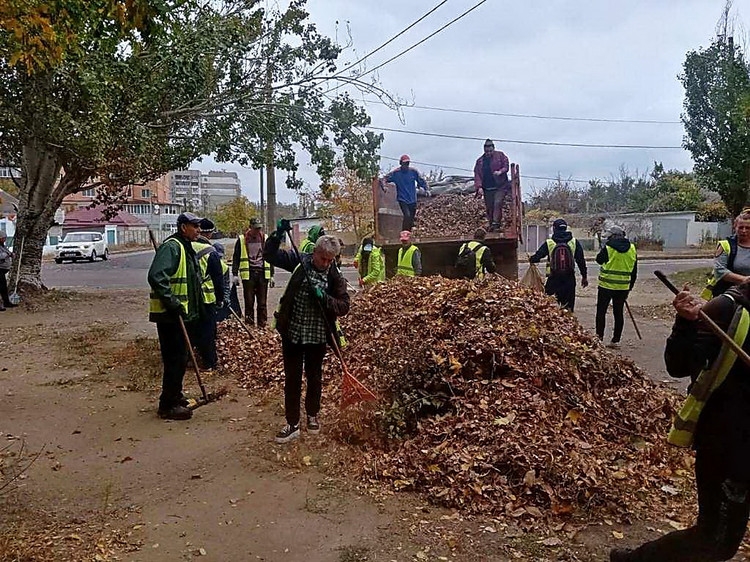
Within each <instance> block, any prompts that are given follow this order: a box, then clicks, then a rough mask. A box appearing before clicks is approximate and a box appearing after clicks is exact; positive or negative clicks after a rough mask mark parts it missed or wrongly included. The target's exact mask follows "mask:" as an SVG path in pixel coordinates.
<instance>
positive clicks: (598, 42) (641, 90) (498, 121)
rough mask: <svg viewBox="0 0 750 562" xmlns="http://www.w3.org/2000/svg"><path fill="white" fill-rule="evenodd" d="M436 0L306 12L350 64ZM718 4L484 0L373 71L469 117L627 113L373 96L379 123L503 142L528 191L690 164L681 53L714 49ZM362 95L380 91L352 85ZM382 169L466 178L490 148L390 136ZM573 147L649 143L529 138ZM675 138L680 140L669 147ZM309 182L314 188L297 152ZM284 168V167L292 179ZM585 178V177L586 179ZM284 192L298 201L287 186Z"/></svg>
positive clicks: (397, 45) (253, 177)
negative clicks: (407, 160) (557, 181)
mask: <svg viewBox="0 0 750 562" xmlns="http://www.w3.org/2000/svg"><path fill="white" fill-rule="evenodd" d="M479 1H480V0H447V1H446V2H445V3H444V4H443V5H442V6H440V7H439V8H438V9H437V10H436V11H435V12H434V13H433V14H432V15H430V16H429V17H428V18H426V19H425V20H423V21H422V22H420V23H419V24H418V25H415V26H413V27H412V28H410V29H409V31H408V32H407V33H405V34H404V35H402V36H401V37H399V38H398V39H397V40H396V41H394V42H393V43H391V44H390V45H388V46H387V47H386V48H385V49H383V50H381V51H379V52H378V53H376V54H375V55H373V56H372V57H371V58H369V59H367V61H366V62H365V63H364V64H365V65H366V68H368V69H369V68H373V67H375V66H377V65H378V64H380V63H382V62H384V61H386V60H388V59H389V58H391V57H392V56H394V55H396V54H398V53H400V52H401V51H403V50H404V49H406V48H408V47H410V46H411V45H413V44H414V43H417V42H418V41H420V40H422V39H423V38H425V37H426V36H428V35H430V34H431V33H433V32H434V31H436V30H437V29H439V28H440V27H441V26H443V25H445V24H446V23H448V22H449V21H451V20H452V19H454V18H456V17H457V16H459V15H460V14H462V13H463V12H465V11H466V10H468V9H469V8H471V7H472V6H474V5H475V4H477V3H478V2H479ZM440 2H441V0H408V1H407V0H377V1H375V0H309V1H308V10H309V12H310V14H311V19H312V20H313V21H314V22H315V23H316V24H317V25H318V28H319V30H320V31H321V32H323V33H325V34H327V35H329V36H331V37H338V38H339V39H340V41H341V42H344V41H345V39H346V27H347V26H348V28H349V29H350V30H351V37H352V40H353V47H352V49H350V50H349V51H347V52H345V54H344V56H343V58H342V60H343V61H354V60H356V59H358V58H359V57H361V56H363V55H364V54H366V53H368V52H370V51H372V50H373V49H375V48H376V47H378V46H379V45H381V44H382V43H384V42H385V41H387V40H388V39H390V38H391V37H393V36H394V35H395V34H397V33H398V32H400V31H401V30H403V29H404V28H406V27H407V26H408V25H409V24H410V23H412V22H414V21H415V20H417V19H419V18H420V17H421V16H423V15H424V14H425V13H426V12H428V11H429V10H430V9H432V8H433V7H435V6H436V5H438V4H440ZM723 6H724V1H723V0H629V1H624V0H612V1H610V2H603V1H601V0H585V1H584V0H576V1H571V0H567V1H565V0H526V1H525V2H518V1H512V0H486V1H485V2H484V3H483V4H482V5H481V6H479V7H478V8H476V9H475V10H474V11H472V12H471V13H469V14H468V15H466V16H465V17H463V18H462V19H460V20H459V21H457V22H456V23H454V24H452V25H450V26H449V27H448V28H446V29H445V30H444V31H442V32H440V33H439V34H437V35H436V36H435V37H433V38H432V39H429V40H428V41H426V42H425V43H423V44H422V45H420V46H418V47H416V48H415V49H414V50H412V51H410V52H409V53H407V54H405V55H403V56H401V57H399V58H398V59H396V60H394V61H393V62H391V63H390V64H387V65H385V66H384V67H383V68H381V69H380V70H378V71H377V73H376V74H375V75H376V76H377V77H378V79H379V81H380V83H381V85H382V86H383V88H385V89H386V90H388V91H389V92H391V93H393V94H395V95H397V96H399V97H400V98H402V99H404V100H406V101H408V102H409V103H410V104H413V105H416V106H426V107H434V108H442V109H448V110H463V111H474V112H490V113H505V114H516V115H521V116H522V115H526V116H528V115H534V116H543V117H565V118H571V117H572V118H584V119H604V120H625V121H660V122H661V123H634V122H625V123H622V122H612V121H604V122H601V121H599V122H597V121H590V120H589V121H587V120H561V119H549V118H544V119H542V118H530V117H520V116H519V117H511V116H497V115H481V114H480V115H473V114H466V113H458V112H455V111H435V110H428V109H419V108H416V107H415V108H409V107H407V108H404V110H403V122H402V121H401V120H400V119H399V115H398V114H397V113H396V112H394V111H392V110H390V109H388V108H387V107H385V106H383V105H380V104H377V103H369V102H368V103H367V105H366V107H367V110H368V112H369V114H370V115H371V116H372V121H373V126H376V127H384V128H390V129H399V130H408V131H415V132H420V133H436V134H441V135H456V136H466V137H478V138H481V139H484V138H485V137H490V138H493V139H495V146H496V148H498V149H500V150H502V151H504V152H505V153H506V154H507V155H508V157H509V158H510V160H511V161H512V162H516V163H518V164H519V166H520V169H521V176H522V185H523V188H524V191H525V192H526V193H528V192H529V190H531V189H533V188H534V187H541V186H544V185H546V183H547V180H546V179H544V178H553V177H555V176H557V175H558V174H560V175H561V176H562V177H563V178H565V179H577V180H588V179H591V178H602V179H607V178H610V177H611V176H612V175H616V174H617V173H618V170H619V168H620V167H621V166H625V167H627V168H628V169H629V170H630V171H631V172H635V171H636V170H638V171H644V170H647V169H648V168H650V167H651V166H652V165H653V162H654V161H655V160H656V161H660V162H663V164H664V166H665V167H666V168H676V169H690V168H691V167H692V163H691V159H690V155H689V154H688V153H687V152H685V151H684V150H682V149H680V148H679V146H680V145H681V143H682V137H683V133H684V131H683V128H682V126H681V124H680V123H679V119H680V112H681V110H682V101H683V90H682V86H681V84H680V82H679V80H678V78H677V76H678V74H679V73H680V72H681V67H682V63H683V62H684V60H685V54H686V53H687V51H689V50H691V49H697V48H699V47H701V46H707V45H708V44H709V43H710V42H711V39H712V37H713V36H714V34H715V31H716V24H717V21H718V20H719V17H720V15H721V12H722V9H723ZM732 13H733V16H734V19H735V27H736V32H735V35H736V36H737V37H738V42H739V43H740V44H745V39H744V37H745V31H744V26H743V22H745V21H750V19H749V18H750V0H736V1H735V2H734V7H733V11H732ZM342 66H343V65H342ZM352 95H354V96H356V97H357V98H358V99H359V100H361V101H363V102H366V101H367V100H372V99H374V98H373V96H370V95H368V96H364V97H363V95H362V94H360V93H357V92H356V91H353V92H352ZM384 135H385V140H384V142H383V145H382V149H381V156H382V160H381V168H382V169H384V170H387V169H390V168H391V167H393V166H394V165H395V162H394V161H393V160H389V159H388V158H398V157H399V156H400V155H401V154H403V153H407V154H409V155H410V156H411V159H412V162H414V163H418V162H419V163H423V164H415V166H416V167H417V168H418V169H420V171H423V172H428V171H429V170H430V169H433V168H436V167H440V168H442V169H443V170H444V172H445V173H455V174H468V173H469V172H468V171H467V170H470V169H471V168H472V167H473V164H474V161H475V160H476V158H477V157H478V156H479V155H480V154H481V152H482V144H483V143H482V140H461V139H450V138H436V137H430V136H426V135H418V134H408V133H399V132H386V133H384ZM513 141H533V142H542V143H574V144H604V145H645V146H650V147H661V148H646V149H626V148H590V147H565V146H549V145H541V144H525V143H518V142H513ZM672 147H677V148H672ZM300 160H301V163H302V164H303V168H304V170H303V172H302V174H301V176H302V178H303V179H304V180H305V181H307V182H308V183H309V184H310V185H311V186H313V187H315V186H317V185H318V179H317V176H316V175H315V173H314V172H313V171H312V170H311V169H310V168H309V167H308V166H306V164H307V162H308V160H309V159H308V158H307V157H306V156H304V155H301V158H300ZM196 167H199V168H201V169H206V170H208V169H227V170H237V171H238V172H239V173H240V177H241V179H242V182H243V191H244V193H245V194H246V195H247V196H248V197H249V198H250V199H251V200H258V199H259V194H258V173H257V171H255V170H243V169H241V168H240V167H239V166H236V165H231V164H215V163H213V161H212V160H211V159H210V158H207V159H205V160H204V161H203V162H202V163H199V164H196ZM284 179H285V174H284V173H283V172H278V173H277V184H281V185H283V182H284ZM580 185H583V184H580ZM279 200H280V201H286V202H293V201H295V200H296V194H295V193H293V192H290V191H289V190H287V189H286V188H284V187H280V189H279Z"/></svg>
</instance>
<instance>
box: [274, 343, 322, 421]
mask: <svg viewBox="0 0 750 562" xmlns="http://www.w3.org/2000/svg"><path fill="white" fill-rule="evenodd" d="M281 352H282V355H283V357H284V412H285V414H286V423H288V424H289V425H297V424H298V423H299V418H300V399H301V398H302V370H303V368H304V371H305V377H307V393H306V394H305V413H306V414H307V415H308V416H317V415H318V412H320V395H321V392H322V388H323V386H322V381H323V357H325V354H326V344H324V343H320V344H305V345H302V344H297V343H293V342H292V341H291V340H290V339H289V338H287V337H283V336H282V338H281Z"/></svg>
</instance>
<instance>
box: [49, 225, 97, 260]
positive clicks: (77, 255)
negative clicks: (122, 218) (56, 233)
mask: <svg viewBox="0 0 750 562" xmlns="http://www.w3.org/2000/svg"><path fill="white" fill-rule="evenodd" d="M96 258H102V259H103V260H106V259H108V258H109V249H108V248H107V241H106V240H105V238H104V236H102V234H101V233H100V232H68V233H67V234H66V235H65V238H63V240H62V241H61V242H60V243H59V244H58V245H57V247H56V248H55V263H62V262H63V261H65V260H71V261H77V260H89V261H94V260H95V259H96Z"/></svg>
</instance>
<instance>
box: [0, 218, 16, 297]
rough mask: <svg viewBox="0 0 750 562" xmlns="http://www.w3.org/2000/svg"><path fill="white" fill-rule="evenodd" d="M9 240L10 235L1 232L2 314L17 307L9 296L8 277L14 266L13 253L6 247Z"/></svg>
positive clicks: (0, 278)
mask: <svg viewBox="0 0 750 562" xmlns="http://www.w3.org/2000/svg"><path fill="white" fill-rule="evenodd" d="M7 239H8V235H7V234H6V233H5V231H4V230H0V312H2V311H4V310H5V309H6V308H12V307H14V306H16V305H15V304H13V303H12V302H10V297H9V296H8V281H7V279H6V276H7V275H8V272H9V271H10V268H11V266H12V265H13V252H11V251H10V250H9V249H8V248H7V247H6V246H5V241H6V240H7Z"/></svg>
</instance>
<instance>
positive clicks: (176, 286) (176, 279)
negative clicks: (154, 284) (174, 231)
mask: <svg viewBox="0 0 750 562" xmlns="http://www.w3.org/2000/svg"><path fill="white" fill-rule="evenodd" d="M170 243H174V244H177V246H178V247H179V248H180V263H179V264H178V265H177V271H175V272H174V275H172V277H170V278H169V285H170V288H171V290H172V294H173V295H174V296H175V297H177V298H178V299H179V301H180V304H182V309H183V310H184V311H185V314H186V315H187V314H188V312H189V310H188V282H187V259H186V257H185V248H184V247H183V246H182V244H180V242H179V241H178V240H175V239H174V238H167V239H166V240H165V241H164V244H170ZM148 311H149V313H150V314H163V313H165V312H166V311H167V309H166V307H165V306H164V303H163V302H162V300H161V299H160V298H159V297H158V296H157V295H156V293H154V292H153V291H151V293H150V295H149V301H148Z"/></svg>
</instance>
